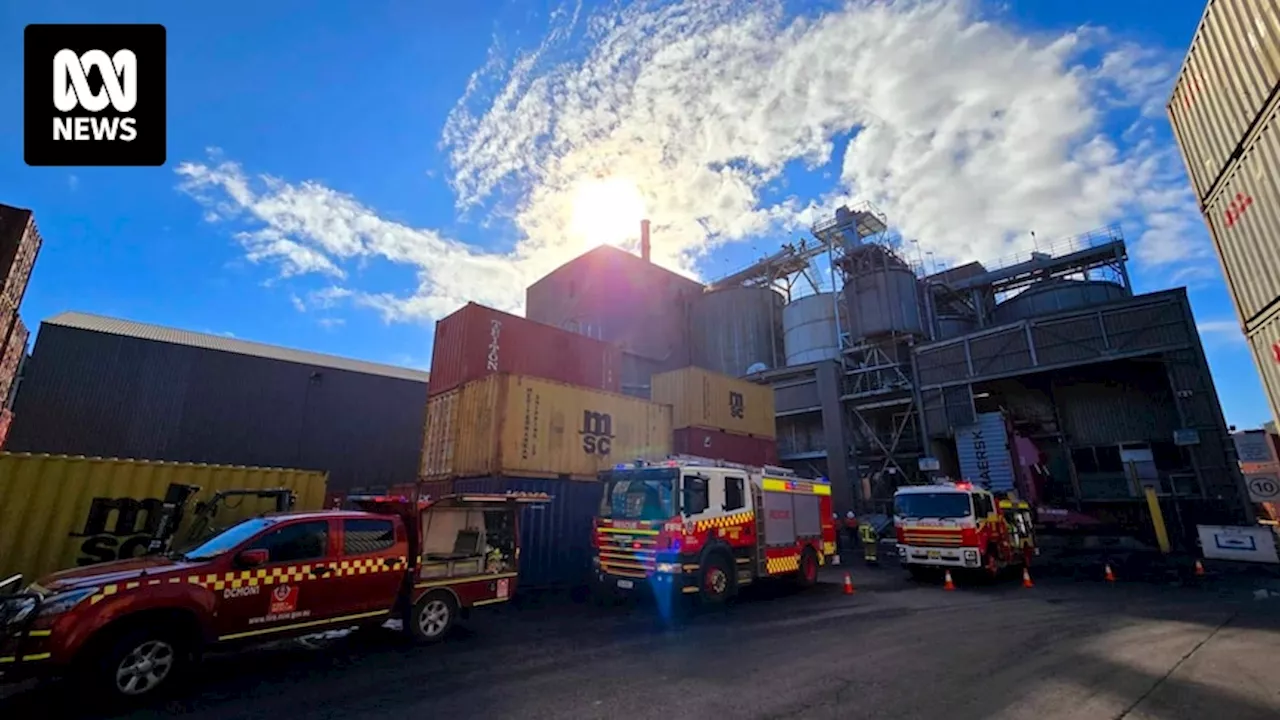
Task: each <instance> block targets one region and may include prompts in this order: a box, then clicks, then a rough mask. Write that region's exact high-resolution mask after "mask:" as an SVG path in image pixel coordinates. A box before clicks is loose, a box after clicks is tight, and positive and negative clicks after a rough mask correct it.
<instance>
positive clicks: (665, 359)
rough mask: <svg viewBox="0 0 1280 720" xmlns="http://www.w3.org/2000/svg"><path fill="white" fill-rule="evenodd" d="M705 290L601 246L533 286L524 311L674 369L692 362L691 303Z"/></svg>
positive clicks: (627, 255) (687, 280)
mask: <svg viewBox="0 0 1280 720" xmlns="http://www.w3.org/2000/svg"><path fill="white" fill-rule="evenodd" d="M702 290H703V287H702V284H701V283H699V282H697V281H695V280H690V279H689V278H687V277H684V276H682V275H679V274H677V273H674V272H672V271H670V270H667V269H666V268H664V267H661V266H659V265H655V264H653V263H651V262H648V261H647V260H645V259H643V258H640V257H637V256H635V255H632V254H631V253H629V252H627V251H625V250H621V249H619V248H616V247H612V246H609V245H601V246H600V247H597V248H594V249H592V250H590V251H588V252H586V253H583V254H582V255H580V256H579V257H576V258H574V259H573V260H570V261H569V262H567V263H565V264H564V265H562V266H560V267H559V268H556V269H555V270H553V271H552V272H550V273H549V274H547V275H546V276H545V277H543V278H541V279H540V280H538V281H537V282H535V283H533V284H532V285H530V286H529V287H528V289H527V290H526V291H525V315H526V316H527V317H528V318H529V319H530V320H535V321H537V322H540V323H546V324H547V325H554V326H556V327H559V328H564V329H565V330H569V331H571V332H576V333H579V334H581V335H586V336H588V337H593V338H596V339H597V340H603V341H605V342H609V343H613V344H616V345H618V346H619V347H621V348H622V350H623V352H629V353H634V354H636V355H640V356H643V357H646V358H650V359H652V360H658V361H661V364H662V370H663V371H666V370H674V369H676V368H680V367H684V366H685V365H689V364H690V362H691V359H690V350H689V328H688V319H689V318H688V310H689V303H690V302H692V301H693V299H694V298H698V297H701V296H702Z"/></svg>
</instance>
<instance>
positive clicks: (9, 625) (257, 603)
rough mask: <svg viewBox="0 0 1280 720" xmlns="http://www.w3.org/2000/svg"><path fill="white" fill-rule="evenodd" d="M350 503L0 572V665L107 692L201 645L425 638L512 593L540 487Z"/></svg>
mask: <svg viewBox="0 0 1280 720" xmlns="http://www.w3.org/2000/svg"><path fill="white" fill-rule="evenodd" d="M348 499H349V500H350V501H351V502H352V503H354V504H355V505H356V506H357V507H359V508H360V510H358V511H357V510H328V511H320V512H286V513H271V514H266V515H262V516H259V517H256V518H252V519H248V520H245V521H243V522H241V523H239V524H237V525H233V526H231V527H230V528H228V529H226V530H224V531H222V532H221V533H218V534H216V535H214V536H213V537H211V538H209V539H207V540H205V541H203V542H201V543H199V544H198V545H196V546H195V547H188V548H184V549H182V550H181V551H174V550H169V551H167V552H165V553H163V554H159V555H150V556H145V557H139V558H132V559H128V560H118V561H114V562H106V563H101V564H97V565H91V566H88V567H82V568H77V569H74V570H64V571H61V572H57V573H54V574H52V575H50V576H48V577H45V578H41V579H40V580H39V581H38V582H35V583H32V584H30V585H28V586H27V587H26V588H24V589H22V590H21V591H20V592H14V590H16V589H17V585H18V583H20V582H21V576H15V577H14V578H10V579H9V580H6V581H4V582H3V583H0V674H2V677H3V679H4V680H9V679H17V678H22V677H29V676H33V675H34V676H39V675H70V676H72V677H75V678H78V679H79V680H82V681H83V682H84V684H86V685H87V686H89V687H91V688H94V689H96V690H98V691H100V692H98V693H96V694H95V697H98V698H100V699H102V700H104V701H106V702H110V701H112V700H114V701H116V702H119V701H128V700H141V699H144V698H150V697H154V696H155V695H156V694H157V693H158V692H160V691H161V690H162V688H164V687H166V686H168V685H170V684H172V683H173V681H174V678H175V677H178V676H180V675H181V674H182V672H183V671H184V670H187V669H188V668H189V666H190V665H191V664H192V662H193V661H194V660H195V659H197V658H198V657H199V655H200V653H201V651H203V650H205V649H210V648H225V647H235V646H241V645H245V644H252V643H261V642H269V641H273V640H278V639H280V638H287V637H298V636H305V635H308V634H315V633H317V632H324V631H328V630H334V629H345V628H350V627H354V626H362V625H381V624H383V623H384V622H385V621H386V620H388V619H389V618H396V617H398V618H400V619H401V620H402V621H403V627H404V630H405V632H406V634H408V635H409V636H410V637H411V638H412V639H414V640H416V641H419V642H424V643H431V642H436V641H439V640H441V639H442V638H444V637H445V635H446V633H447V632H448V631H449V629H450V628H451V627H452V626H453V624H454V622H455V620H457V619H458V618H459V617H465V616H466V615H467V614H469V613H470V612H471V611H472V610H473V609H477V608H481V607H485V606H490V605H495V604H497V603H503V602H506V601H508V600H510V599H511V597H512V595H513V594H514V593H515V589H516V580H517V573H518V571H519V558H520V547H519V538H520V533H519V528H518V520H519V510H520V508H521V507H523V506H524V505H526V504H529V503H545V502H547V501H548V500H549V499H550V497H549V496H547V495H545V494H518V493H513V494H480V493H476V494H465V495H448V496H443V497H439V498H413V497H408V498H406V497H360V498H348ZM5 593H7V594H5Z"/></svg>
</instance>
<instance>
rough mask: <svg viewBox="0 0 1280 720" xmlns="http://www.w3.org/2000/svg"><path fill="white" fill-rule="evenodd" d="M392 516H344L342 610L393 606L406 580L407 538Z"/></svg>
mask: <svg viewBox="0 0 1280 720" xmlns="http://www.w3.org/2000/svg"><path fill="white" fill-rule="evenodd" d="M403 528H404V526H403V525H401V524H400V523H398V522H396V520H395V518H392V517H368V518H344V519H343V520H342V557H341V559H340V560H339V561H338V566H337V573H338V575H339V576H340V577H341V578H342V580H343V583H344V586H345V590H344V591H343V595H342V597H341V598H340V599H339V600H338V601H337V602H338V604H339V605H340V606H341V610H340V612H341V614H344V615H351V614H360V613H369V612H374V611H377V610H391V609H392V607H393V606H394V605H395V602H396V599H397V598H398V597H399V593H400V589H401V587H402V586H403V584H404V577H405V569H406V567H407V564H406V563H407V561H408V557H407V556H408V553H409V546H408V538H407V537H405V536H404V529H403Z"/></svg>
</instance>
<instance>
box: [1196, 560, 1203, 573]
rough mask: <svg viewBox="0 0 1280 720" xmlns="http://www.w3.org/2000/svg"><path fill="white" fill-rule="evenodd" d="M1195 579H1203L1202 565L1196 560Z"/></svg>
mask: <svg viewBox="0 0 1280 720" xmlns="http://www.w3.org/2000/svg"><path fill="white" fill-rule="evenodd" d="M1196 577H1204V563H1202V562H1200V561H1199V560H1196Z"/></svg>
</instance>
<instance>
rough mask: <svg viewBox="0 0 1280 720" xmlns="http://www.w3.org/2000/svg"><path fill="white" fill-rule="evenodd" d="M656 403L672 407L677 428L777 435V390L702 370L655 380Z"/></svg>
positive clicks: (685, 370) (689, 369)
mask: <svg viewBox="0 0 1280 720" xmlns="http://www.w3.org/2000/svg"><path fill="white" fill-rule="evenodd" d="M652 382H653V393H652V398H653V401H654V402H658V403H664V404H667V405H670V406H672V408H673V414H672V421H673V423H674V425H675V427H677V428H686V427H702V428H710V429H712V430H724V431H726V432H732V433H738V434H741V435H755V436H757V437H765V438H772V437H776V435H777V428H776V425H775V422H776V421H775V413H774V406H773V389H772V388H770V387H769V386H767V385H757V384H756V383H753V382H747V381H745V380H739V379H737V378H732V377H729V376H728V375H721V374H720V373H715V372H711V371H710V370H704V369H702V368H698V367H687V368H681V369H680V370H672V371H671V372H667V373H662V374H660V375H654V376H653V381H652Z"/></svg>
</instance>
